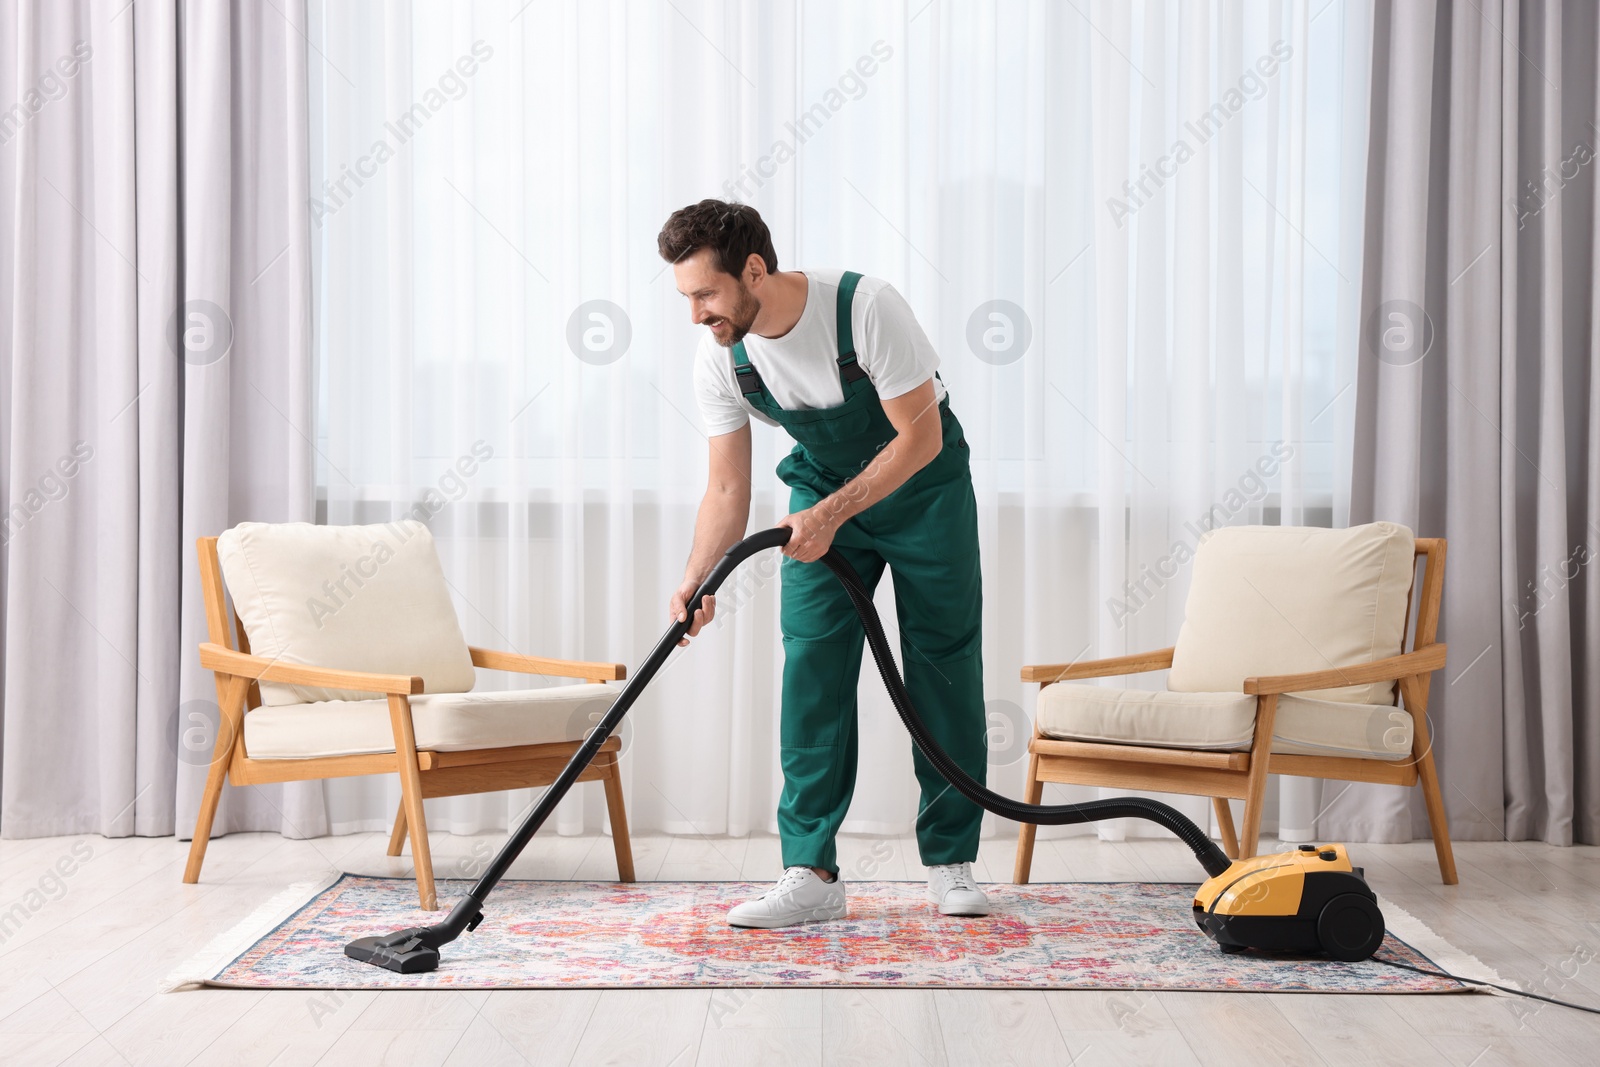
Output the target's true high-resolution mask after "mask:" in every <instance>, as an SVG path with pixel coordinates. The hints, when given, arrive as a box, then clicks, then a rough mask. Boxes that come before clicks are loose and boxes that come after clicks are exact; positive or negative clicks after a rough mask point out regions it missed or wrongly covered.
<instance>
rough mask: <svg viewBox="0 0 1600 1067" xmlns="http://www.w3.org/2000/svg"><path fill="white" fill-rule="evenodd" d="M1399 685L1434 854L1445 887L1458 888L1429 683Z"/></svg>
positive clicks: (1422, 679) (1410, 680) (1420, 680)
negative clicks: (1432, 728) (1430, 724)
mask: <svg viewBox="0 0 1600 1067" xmlns="http://www.w3.org/2000/svg"><path fill="white" fill-rule="evenodd" d="M1399 683H1400V696H1401V699H1402V700H1404V702H1405V706H1406V710H1407V711H1408V712H1409V713H1410V715H1411V756H1412V759H1414V760H1416V761H1417V777H1418V778H1420V779H1422V801H1423V803H1424V804H1425V805H1427V808H1428V829H1429V830H1431V831H1432V832H1433V851H1434V854H1435V855H1437V856H1438V857H1439V877H1440V878H1442V879H1444V884H1445V885H1457V884H1458V883H1460V881H1461V879H1460V878H1459V877H1458V876H1457V875H1456V854H1455V850H1454V849H1453V848H1451V847H1450V817H1449V816H1448V815H1446V814H1445V810H1444V794H1443V793H1442V792H1441V791H1440V789H1439V768H1438V767H1436V766H1435V765H1434V762H1433V734H1432V731H1430V730H1429V729H1428V680H1427V679H1426V678H1425V677H1416V678H1401V679H1399Z"/></svg>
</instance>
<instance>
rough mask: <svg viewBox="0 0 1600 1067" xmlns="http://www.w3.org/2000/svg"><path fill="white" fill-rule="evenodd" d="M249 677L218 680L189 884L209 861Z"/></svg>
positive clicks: (191, 845)
mask: <svg viewBox="0 0 1600 1067" xmlns="http://www.w3.org/2000/svg"><path fill="white" fill-rule="evenodd" d="M249 685H250V680H249V679H248V678H229V679H228V681H227V682H226V683H223V682H222V681H221V679H218V682H217V700H218V701H219V705H218V707H219V710H218V713H217V741H216V746H215V747H214V748H213V749H212V752H211V766H210V767H209V768H207V770H206V791H205V792H204V793H203V794H201V797H200V813H199V814H198V815H197V816H196V817H195V820H194V838H193V840H191V841H190V842H189V862H188V863H187V864H186V865H185V866H184V868H183V880H184V881H185V882H187V883H189V884H190V885H193V884H194V883H196V882H198V881H199V880H200V867H201V865H202V864H204V863H205V861H206V846H207V845H209V844H210V843H211V824H212V822H213V820H215V819H216V817H217V804H218V803H220V802H221V800H222V785H223V782H225V781H226V780H227V777H228V761H229V760H230V759H231V758H232V756H233V747H234V738H235V737H237V736H238V730H239V726H238V722H239V720H240V719H242V717H243V712H242V710H241V708H240V705H241V704H242V703H243V702H244V695H245V691H246V690H247V689H248V688H249Z"/></svg>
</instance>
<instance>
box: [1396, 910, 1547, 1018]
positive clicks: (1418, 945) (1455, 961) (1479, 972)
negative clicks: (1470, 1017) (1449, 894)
mask: <svg viewBox="0 0 1600 1067" xmlns="http://www.w3.org/2000/svg"><path fill="white" fill-rule="evenodd" d="M1378 907H1379V909H1381V910H1382V912H1383V924H1384V925H1385V926H1386V927H1388V928H1389V932H1390V933H1392V934H1394V936H1396V937H1398V938H1399V939H1400V940H1402V941H1404V942H1405V943H1406V944H1408V945H1410V946H1411V947H1412V948H1414V949H1416V950H1417V951H1418V952H1420V953H1422V954H1423V955H1424V956H1426V957H1428V959H1430V960H1432V961H1433V963H1434V964H1435V965H1436V966H1437V967H1438V968H1439V969H1440V970H1441V971H1449V972H1450V973H1451V974H1453V975H1457V976H1459V977H1461V978H1472V979H1476V980H1477V981H1480V982H1494V983H1496V984H1498V985H1503V986H1510V987H1511V988H1513V989H1521V988H1522V986H1521V985H1520V984H1518V983H1517V982H1514V981H1510V980H1508V979H1505V978H1502V977H1501V976H1500V974H1499V973H1498V972H1497V971H1496V970H1495V969H1494V968H1493V967H1490V966H1489V965H1488V964H1486V963H1484V962H1483V961H1482V960H1480V959H1478V957H1476V956H1474V955H1472V954H1471V953H1468V952H1464V951H1462V950H1461V949H1459V948H1456V947H1455V946H1454V945H1452V944H1451V943H1450V942H1449V941H1446V940H1445V939H1444V938H1443V937H1441V936H1439V935H1438V934H1436V933H1434V932H1433V930H1432V928H1431V927H1429V926H1428V924H1427V923H1425V922H1423V921H1422V920H1421V919H1419V918H1417V917H1416V916H1415V915H1412V914H1411V913H1410V912H1409V911H1407V910H1406V909H1404V908H1402V907H1401V906H1400V905H1398V904H1396V903H1395V902H1394V901H1392V900H1389V899H1388V898H1387V897H1382V896H1380V897H1379V898H1378ZM1485 992H1489V993H1499V994H1500V995H1501V996H1512V995H1514V994H1511V993H1503V992H1501V991H1499V990H1493V989H1490V990H1485Z"/></svg>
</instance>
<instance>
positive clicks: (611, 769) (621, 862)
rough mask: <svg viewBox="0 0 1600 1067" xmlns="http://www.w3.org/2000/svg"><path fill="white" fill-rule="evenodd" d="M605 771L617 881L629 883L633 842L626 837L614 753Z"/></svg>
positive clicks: (623, 809) (619, 777) (625, 811)
mask: <svg viewBox="0 0 1600 1067" xmlns="http://www.w3.org/2000/svg"><path fill="white" fill-rule="evenodd" d="M605 771H606V776H605V778H604V780H603V784H604V786H605V790H606V814H607V815H608V816H610V818H611V847H612V848H613V849H614V850H615V851H616V853H617V880H618V881H619V882H631V881H633V880H634V878H633V842H632V841H631V840H630V839H629V837H628V812H627V809H626V808H624V807H623V804H622V768H621V767H620V766H619V765H618V764H617V756H616V753H612V754H611V762H610V764H609V765H608V766H607V767H606V769H605Z"/></svg>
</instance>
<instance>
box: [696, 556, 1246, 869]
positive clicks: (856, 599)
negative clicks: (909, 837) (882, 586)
mask: <svg viewBox="0 0 1600 1067" xmlns="http://www.w3.org/2000/svg"><path fill="white" fill-rule="evenodd" d="M821 562H822V563H823V564H825V565H826V566H827V568H828V569H829V570H830V571H832V572H833V576H834V577H835V578H837V579H839V583H840V584H841V585H843V586H844V590H845V593H846V594H848V595H849V597H850V603H851V606H853V607H854V608H855V609H856V614H857V615H859V616H861V625H862V626H864V627H865V628H866V631H867V645H868V647H870V648H871V649H872V658H873V659H874V660H875V661H877V664H878V674H879V675H880V676H881V677H882V678H883V686H884V688H885V689H887V690H889V699H891V700H893V701H894V710H895V711H897V712H899V713H900V721H901V722H902V723H904V724H905V727H906V731H907V732H908V733H910V734H911V739H912V740H913V741H915V742H916V744H917V748H918V749H920V750H921V751H922V754H923V755H924V756H926V757H927V759H928V762H929V763H932V764H933V766H934V768H935V769H936V770H937V771H938V772H939V774H940V776H941V777H942V778H944V780H945V781H947V782H949V783H950V784H951V785H952V786H954V787H955V788H956V791H957V792H959V793H960V794H961V795H962V796H964V797H966V798H967V799H968V800H970V801H972V802H973V803H974V804H976V805H978V806H979V807H980V808H984V809H985V810H987V811H992V812H994V813H995V814H996V815H999V816H1000V817H1002V818H1005V819H1012V820H1014V821H1016V822H1026V823H1035V824H1038V825H1041V826H1060V825H1063V824H1067V823H1080V822H1100V821H1101V820H1103V819H1129V818H1131V819H1148V820H1149V821H1150V822H1153V823H1159V824H1160V825H1161V826H1163V827H1165V828H1166V829H1168V830H1171V831H1172V832H1173V833H1174V834H1176V835H1177V836H1178V837H1180V838H1182V839H1183V843H1184V844H1186V845H1188V846H1189V848H1190V850H1191V851H1193V852H1194V856H1195V859H1197V860H1199V861H1200V866H1202V867H1204V868H1205V870H1206V873H1207V874H1209V875H1211V876H1213V877H1215V876H1216V875H1219V874H1221V873H1222V872H1223V871H1225V870H1227V869H1228V865H1229V863H1230V862H1231V861H1230V860H1229V859H1228V857H1227V855H1226V854H1225V853H1224V852H1223V851H1222V849H1220V848H1218V847H1217V846H1216V844H1215V843H1214V842H1213V841H1212V840H1211V838H1210V837H1209V836H1208V835H1207V834H1206V832H1205V831H1204V830H1202V829H1200V827H1198V826H1196V825H1195V824H1194V823H1193V822H1192V821H1190V820H1189V819H1188V818H1186V817H1185V816H1184V815H1183V813H1182V812H1180V811H1178V810H1177V809H1176V808H1173V807H1172V806H1170V805H1167V804H1163V803H1161V802H1160V801H1159V800H1147V799H1145V798H1144V797H1117V798H1115V799H1112V800H1090V801H1085V802H1084V803H1082V804H1024V803H1022V802H1021V801H1018V800H1012V799H1011V798H1010V797H1007V796H1002V795H1001V794H999V793H996V792H994V791H993V790H991V789H987V788H985V787H984V786H983V785H981V784H980V783H979V782H978V781H977V780H976V779H974V778H973V777H972V776H970V775H969V774H967V772H966V771H964V770H962V769H961V767H960V765H959V764H957V763H956V761H955V760H953V759H951V758H950V754H949V753H947V752H946V751H945V750H944V749H942V748H940V747H939V742H937V741H935V740H934V739H933V735H932V734H931V733H929V732H928V727H927V726H926V725H925V724H924V723H923V721H922V719H920V718H919V717H918V716H917V709H916V707H915V706H914V705H913V704H912V703H911V694H910V693H908V692H906V685H905V682H904V681H903V680H902V679H901V677H900V671H899V669H898V668H896V667H895V663H894V655H893V653H891V652H890V650H889V639H888V638H887V637H886V636H885V635H884V632H883V621H882V620H881V619H879V617H878V610H877V608H875V607H874V606H873V604H872V594H871V593H869V592H867V590H866V588H865V587H864V586H863V585H862V584H861V578H860V576H859V575H857V574H856V572H855V568H853V567H851V566H850V564H849V563H848V562H847V561H846V560H845V558H844V557H843V556H841V555H840V554H839V551H838V549H834V548H830V549H828V553H827V555H825V556H823V557H822V560H821ZM697 603H698V601H697Z"/></svg>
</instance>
